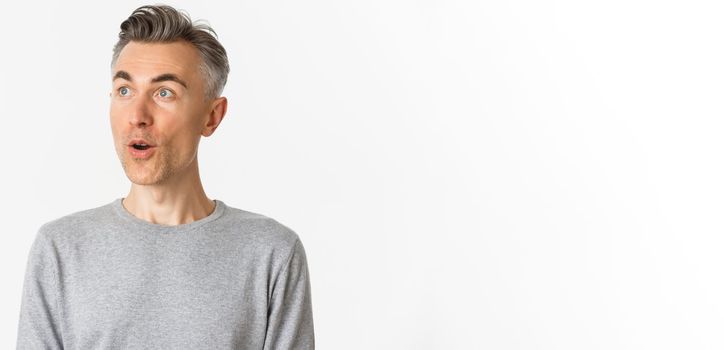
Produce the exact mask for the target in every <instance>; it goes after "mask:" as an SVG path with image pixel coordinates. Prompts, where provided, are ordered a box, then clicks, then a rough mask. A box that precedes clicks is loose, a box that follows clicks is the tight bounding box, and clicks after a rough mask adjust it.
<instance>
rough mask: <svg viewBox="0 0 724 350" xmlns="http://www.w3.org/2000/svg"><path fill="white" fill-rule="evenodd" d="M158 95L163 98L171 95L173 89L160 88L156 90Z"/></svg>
mask: <svg viewBox="0 0 724 350" xmlns="http://www.w3.org/2000/svg"><path fill="white" fill-rule="evenodd" d="M158 96H161V97H163V98H168V97H173V91H171V90H169V89H161V90H158Z"/></svg>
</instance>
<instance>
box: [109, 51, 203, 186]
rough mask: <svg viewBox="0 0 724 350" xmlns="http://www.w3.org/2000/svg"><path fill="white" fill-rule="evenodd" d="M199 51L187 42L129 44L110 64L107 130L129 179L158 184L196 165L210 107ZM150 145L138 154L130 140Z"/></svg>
mask: <svg viewBox="0 0 724 350" xmlns="http://www.w3.org/2000/svg"><path fill="white" fill-rule="evenodd" d="M200 63H201V59H200V57H199V53H198V51H197V50H196V48H194V47H193V46H192V45H191V44H189V43H187V42H174V43H139V42H130V43H128V44H127V45H126V46H125V47H124V48H123V50H122V51H121V53H120V55H119V56H118V60H117V61H116V64H115V66H114V67H113V77H114V79H113V89H112V91H111V111H110V117H111V129H112V132H113V139H114V143H115V148H116V153H117V154H118V157H119V159H120V160H121V165H122V166H123V170H124V171H125V172H126V176H127V177H128V178H129V180H131V182H133V183H135V184H139V185H153V184H161V183H164V182H166V181H167V180H169V179H171V178H173V177H175V176H178V175H183V174H185V172H186V171H188V170H190V168H191V167H190V166H191V165H195V164H194V162H195V161H196V153H197V150H198V144H199V140H200V138H201V135H202V131H203V129H204V125H205V123H206V118H204V117H205V115H206V114H208V112H209V103H208V102H206V101H205V99H204V93H205V90H204V86H205V85H204V83H205V81H204V79H203V77H202V75H201V72H200V70H199V65H200ZM135 139H143V140H145V141H148V143H150V144H151V145H154V147H152V148H151V149H150V150H149V151H145V152H147V154H146V155H140V154H139V152H138V151H136V150H135V149H134V147H133V146H132V145H130V146H129V144H131V143H132V141H133V140H135ZM141 153H142V152H141Z"/></svg>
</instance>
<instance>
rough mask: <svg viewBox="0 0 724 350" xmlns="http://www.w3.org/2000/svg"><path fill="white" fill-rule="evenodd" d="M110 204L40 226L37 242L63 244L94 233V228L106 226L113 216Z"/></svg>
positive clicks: (58, 218)
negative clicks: (110, 216) (106, 222)
mask: <svg viewBox="0 0 724 350" xmlns="http://www.w3.org/2000/svg"><path fill="white" fill-rule="evenodd" d="M111 210H112V208H111V207H110V204H105V205H101V206H96V207H92V208H89V209H84V210H78V211H75V212H71V213H69V214H66V215H63V216H59V217H56V218H54V219H52V220H49V221H46V222H44V223H42V224H41V225H40V227H39V228H38V231H37V236H36V240H37V241H42V242H49V243H54V244H63V243H64V242H68V241H69V240H74V239H77V238H79V237H78V236H80V235H84V234H87V233H88V232H93V231H94V230H93V227H98V226H99V225H103V224H104V220H105V219H106V218H107V217H108V216H109V215H110V214H112V212H111Z"/></svg>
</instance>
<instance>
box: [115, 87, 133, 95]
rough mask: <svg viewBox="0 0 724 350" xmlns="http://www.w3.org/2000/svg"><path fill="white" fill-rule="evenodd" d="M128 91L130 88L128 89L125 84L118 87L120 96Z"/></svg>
mask: <svg viewBox="0 0 724 350" xmlns="http://www.w3.org/2000/svg"><path fill="white" fill-rule="evenodd" d="M129 93H130V90H128V88H127V87H125V86H124V87H122V88H120V89H118V94H119V95H121V96H127V95H128V94H129Z"/></svg>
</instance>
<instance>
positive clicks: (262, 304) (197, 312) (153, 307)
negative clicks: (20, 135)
mask: <svg viewBox="0 0 724 350" xmlns="http://www.w3.org/2000/svg"><path fill="white" fill-rule="evenodd" d="M121 200H122V198H117V199H115V200H114V201H112V202H111V203H108V204H105V205H103V206H100V207H97V208H93V209H87V210H84V211H79V212H75V213H72V214H69V215H66V216H63V217H60V218H58V219H55V220H52V221H49V222H47V223H45V224H43V225H42V226H40V228H39V230H38V232H37V234H36V237H35V241H34V242H33V245H32V247H31V249H30V253H29V256H28V262H27V266H26V272H25V280H24V284H23V293H22V302H21V310H20V322H19V327H18V337H17V349H32V350H39V349H66V350H70V349H83V350H88V349H313V348H314V326H313V322H312V301H311V293H310V292H311V291H310V282H309V271H308V268H307V260H306V255H305V251H304V247H303V246H302V242H301V241H300V240H299V236H298V235H297V234H296V233H295V232H294V231H292V230H291V229H289V228H287V227H286V226H284V225H282V224H281V223H279V222H277V221H276V220H274V219H271V218H269V217H266V216H264V215H261V214H257V213H252V212H248V211H244V210H241V209H236V208H233V207H230V206H227V205H225V204H224V202H222V201H221V200H218V199H217V200H215V202H216V207H215V208H214V211H213V213H211V215H209V216H207V217H205V218H202V219H200V220H197V221H194V222H191V223H187V224H182V225H176V226H166V225H160V224H153V223H150V222H147V221H145V220H141V219H139V218H137V217H135V216H133V215H132V214H131V213H130V212H128V211H127V210H126V209H125V207H123V205H122V203H121Z"/></svg>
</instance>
